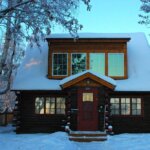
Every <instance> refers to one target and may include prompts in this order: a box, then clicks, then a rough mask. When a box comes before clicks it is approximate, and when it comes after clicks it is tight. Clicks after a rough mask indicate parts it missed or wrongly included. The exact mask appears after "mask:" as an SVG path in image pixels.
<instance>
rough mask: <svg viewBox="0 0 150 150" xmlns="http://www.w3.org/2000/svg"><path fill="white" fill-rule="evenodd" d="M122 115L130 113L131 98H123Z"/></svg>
mask: <svg viewBox="0 0 150 150" xmlns="http://www.w3.org/2000/svg"><path fill="white" fill-rule="evenodd" d="M121 115H130V98H121Z"/></svg>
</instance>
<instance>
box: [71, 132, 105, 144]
mask: <svg viewBox="0 0 150 150" xmlns="http://www.w3.org/2000/svg"><path fill="white" fill-rule="evenodd" d="M69 140H71V141H76V142H92V141H105V140H107V134H106V132H100V131H70V134H69Z"/></svg>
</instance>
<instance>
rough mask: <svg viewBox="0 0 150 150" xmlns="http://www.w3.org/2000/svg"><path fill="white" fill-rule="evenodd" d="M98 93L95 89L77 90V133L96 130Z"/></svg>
mask: <svg viewBox="0 0 150 150" xmlns="http://www.w3.org/2000/svg"><path fill="white" fill-rule="evenodd" d="M97 95H98V92H97V90H96V89H92V90H91V89H90V90H78V125H77V128H78V130H79V131H96V130H98V107H97V105H98V100H97Z"/></svg>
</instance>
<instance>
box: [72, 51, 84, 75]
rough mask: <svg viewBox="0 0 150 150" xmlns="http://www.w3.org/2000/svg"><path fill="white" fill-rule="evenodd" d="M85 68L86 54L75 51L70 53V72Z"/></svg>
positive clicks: (73, 72) (77, 71) (74, 72)
mask: <svg viewBox="0 0 150 150" xmlns="http://www.w3.org/2000/svg"><path fill="white" fill-rule="evenodd" d="M85 70H86V54H85V53H76V54H72V74H77V73H79V72H82V71H85Z"/></svg>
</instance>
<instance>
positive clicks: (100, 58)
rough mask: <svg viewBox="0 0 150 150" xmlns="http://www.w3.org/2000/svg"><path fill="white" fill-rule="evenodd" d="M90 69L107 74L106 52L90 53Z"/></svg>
mask: <svg viewBox="0 0 150 150" xmlns="http://www.w3.org/2000/svg"><path fill="white" fill-rule="evenodd" d="M90 69H91V70H93V71H94V72H97V73H99V74H102V75H105V53H90Z"/></svg>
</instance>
